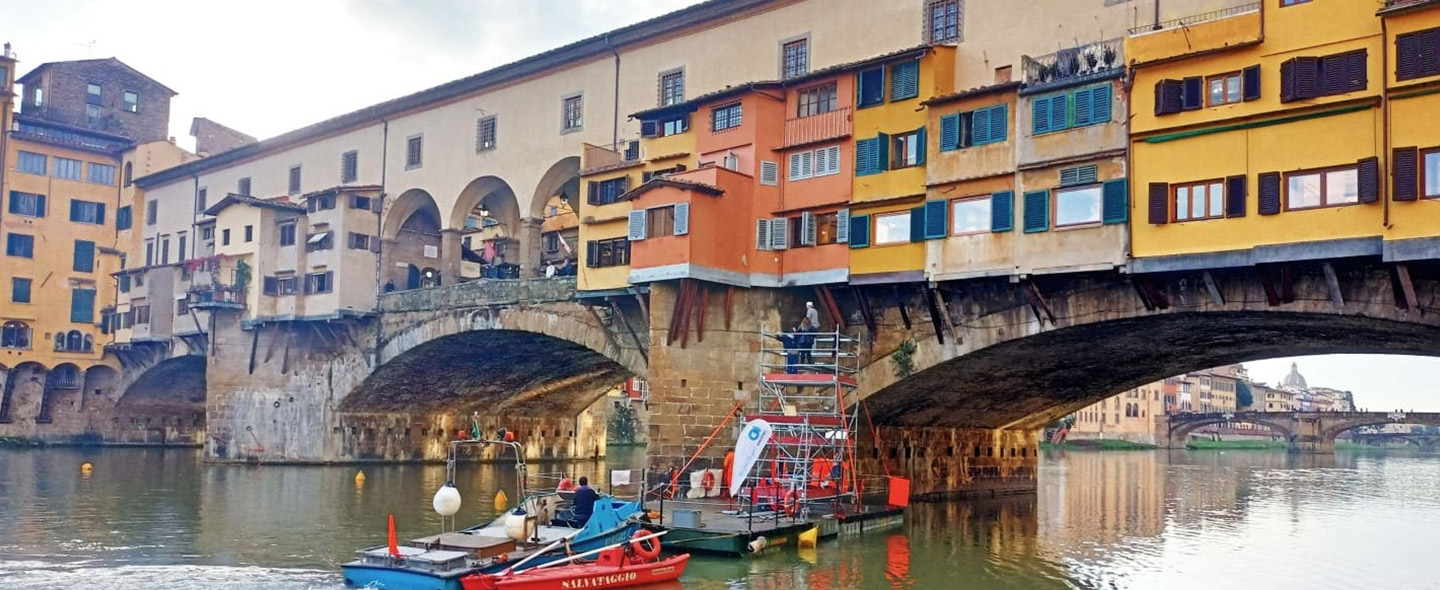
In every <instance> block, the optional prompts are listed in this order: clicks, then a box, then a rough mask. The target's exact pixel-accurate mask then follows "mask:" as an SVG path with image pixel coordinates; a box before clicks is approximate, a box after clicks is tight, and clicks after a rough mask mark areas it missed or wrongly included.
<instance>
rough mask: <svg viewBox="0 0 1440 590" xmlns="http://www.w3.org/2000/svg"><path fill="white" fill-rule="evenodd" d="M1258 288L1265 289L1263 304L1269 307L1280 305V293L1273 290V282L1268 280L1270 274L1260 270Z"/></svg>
mask: <svg viewBox="0 0 1440 590" xmlns="http://www.w3.org/2000/svg"><path fill="white" fill-rule="evenodd" d="M1260 286H1261V287H1264V288H1265V302H1266V303H1267V304H1269V305H1270V307H1276V306H1279V305H1280V292H1279V291H1277V290H1275V281H1272V280H1270V273H1267V272H1265V270H1264V269H1260Z"/></svg>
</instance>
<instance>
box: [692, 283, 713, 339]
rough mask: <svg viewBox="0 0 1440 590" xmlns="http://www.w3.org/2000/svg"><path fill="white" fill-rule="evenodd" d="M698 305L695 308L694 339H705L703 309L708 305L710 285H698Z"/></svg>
mask: <svg viewBox="0 0 1440 590" xmlns="http://www.w3.org/2000/svg"><path fill="white" fill-rule="evenodd" d="M699 289H700V306H699V307H697V308H695V341H696V342H704V341H705V310H706V309H707V308H709V307H710V287H708V286H705V285H700V286H699Z"/></svg>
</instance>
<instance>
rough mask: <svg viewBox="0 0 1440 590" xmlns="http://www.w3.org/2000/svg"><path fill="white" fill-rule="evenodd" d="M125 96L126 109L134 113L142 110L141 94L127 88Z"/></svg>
mask: <svg viewBox="0 0 1440 590" xmlns="http://www.w3.org/2000/svg"><path fill="white" fill-rule="evenodd" d="M124 96H125V110H127V111H130V112H132V113H138V112H140V95H138V94H135V93H134V92H130V91H129V90H126V91H125V95H124Z"/></svg>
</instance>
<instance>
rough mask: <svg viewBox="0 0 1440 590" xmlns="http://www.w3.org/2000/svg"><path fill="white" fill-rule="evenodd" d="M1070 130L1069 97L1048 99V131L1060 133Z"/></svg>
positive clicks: (1058, 96)
mask: <svg viewBox="0 0 1440 590" xmlns="http://www.w3.org/2000/svg"><path fill="white" fill-rule="evenodd" d="M1069 128H1070V95H1069V94H1060V95H1057V96H1052V97H1050V130H1051V131H1062V130H1065V129H1069Z"/></svg>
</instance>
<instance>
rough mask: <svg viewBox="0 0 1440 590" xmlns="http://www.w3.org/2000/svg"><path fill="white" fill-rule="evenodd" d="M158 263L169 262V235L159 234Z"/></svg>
mask: <svg viewBox="0 0 1440 590" xmlns="http://www.w3.org/2000/svg"><path fill="white" fill-rule="evenodd" d="M160 264H170V236H160Z"/></svg>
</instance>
